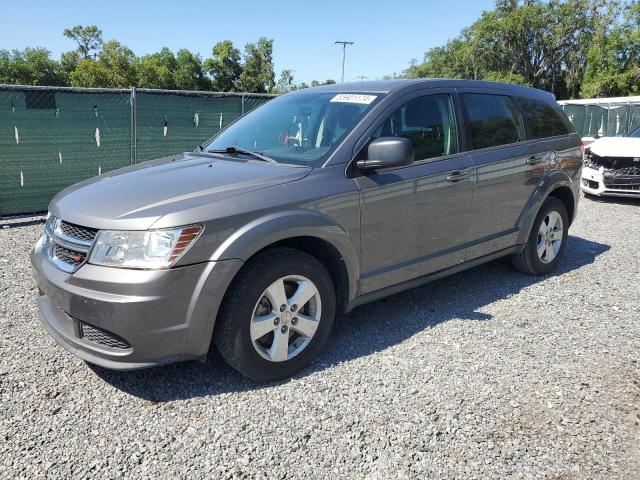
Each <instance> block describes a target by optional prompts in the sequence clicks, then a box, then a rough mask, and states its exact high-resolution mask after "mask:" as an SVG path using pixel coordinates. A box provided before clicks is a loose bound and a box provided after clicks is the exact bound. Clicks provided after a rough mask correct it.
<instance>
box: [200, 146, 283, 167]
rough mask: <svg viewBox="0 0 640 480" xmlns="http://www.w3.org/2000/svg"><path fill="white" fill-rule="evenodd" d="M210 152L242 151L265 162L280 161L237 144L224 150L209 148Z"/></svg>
mask: <svg viewBox="0 0 640 480" xmlns="http://www.w3.org/2000/svg"><path fill="white" fill-rule="evenodd" d="M208 151H209V152H210V153H241V154H243V155H247V156H249V157H253V158H255V159H257V160H261V161H263V162H269V163H278V162H276V161H275V160H274V159H273V158H269V157H267V156H265V155H262V154H261V153H258V152H252V151H251V150H245V149H244V148H240V147H236V146H235V145H229V146H228V147H227V148H225V149H224V150H208Z"/></svg>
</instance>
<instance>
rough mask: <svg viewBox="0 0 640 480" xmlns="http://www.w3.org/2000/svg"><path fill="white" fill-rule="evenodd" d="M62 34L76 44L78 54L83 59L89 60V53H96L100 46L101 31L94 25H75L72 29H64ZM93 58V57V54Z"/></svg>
mask: <svg viewBox="0 0 640 480" xmlns="http://www.w3.org/2000/svg"><path fill="white" fill-rule="evenodd" d="M63 34H64V36H65V37H67V38H70V39H72V40H74V41H75V42H76V43H77V44H78V52H79V53H80V55H81V56H82V58H85V59H87V58H90V57H91V52H93V51H97V50H98V49H99V48H100V47H101V46H102V30H100V29H99V28H98V27H96V26H95V25H90V26H88V27H83V26H82V25H76V26H75V27H73V28H66V29H65V30H64V33H63ZM93 56H94V57H95V54H94V55H93Z"/></svg>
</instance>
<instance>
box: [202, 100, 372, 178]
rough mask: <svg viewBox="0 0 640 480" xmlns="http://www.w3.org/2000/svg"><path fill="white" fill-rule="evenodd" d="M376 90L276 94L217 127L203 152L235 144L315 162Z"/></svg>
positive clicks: (300, 161)
mask: <svg viewBox="0 0 640 480" xmlns="http://www.w3.org/2000/svg"><path fill="white" fill-rule="evenodd" d="M381 98H382V95H381V94H356V93H335V92H333V93H323V92H315V93H314V92H309V93H297V94H293V95H283V96H281V97H278V98H275V99H273V100H271V101H270V102H268V103H266V104H265V105H263V106H261V107H259V108H257V109H256V110H254V111H252V112H250V113H248V114H247V115H246V116H244V117H242V118H241V119H239V120H238V121H237V122H235V123H233V124H231V125H230V126H229V127H228V128H226V129H225V130H223V131H221V132H220V133H219V134H218V135H217V136H215V137H214V138H213V139H212V140H211V142H210V143H208V144H207V145H206V146H205V148H204V150H205V151H207V152H212V151H223V150H225V149H226V148H227V147H229V146H236V147H240V148H244V149H246V150H250V151H252V152H258V153H260V154H262V155H265V156H267V157H270V158H272V159H273V160H275V161H277V162H281V163H294V164H298V165H307V166H315V167H317V166H320V165H322V164H323V163H324V161H325V160H326V158H327V157H328V156H329V154H330V153H331V151H332V150H333V148H334V147H335V146H336V145H337V144H338V143H339V142H340V140H342V138H344V136H345V135H346V134H347V132H348V131H349V130H350V129H351V128H353V127H354V126H355V125H356V123H357V122H358V121H359V120H360V119H361V118H362V117H363V115H364V114H365V112H366V111H367V110H369V109H370V108H371V107H372V106H373V105H374V104H375V103H376V102H378V101H379V100H380V99H381Z"/></svg>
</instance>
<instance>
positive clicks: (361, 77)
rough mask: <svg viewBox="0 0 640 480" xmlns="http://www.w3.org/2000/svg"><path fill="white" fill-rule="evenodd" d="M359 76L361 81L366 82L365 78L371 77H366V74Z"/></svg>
mask: <svg viewBox="0 0 640 480" xmlns="http://www.w3.org/2000/svg"><path fill="white" fill-rule="evenodd" d="M357 78H359V79H360V81H361V82H364V81H365V80H368V79H369V77H365V76H364V75H358V77H357Z"/></svg>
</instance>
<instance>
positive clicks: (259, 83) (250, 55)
mask: <svg viewBox="0 0 640 480" xmlns="http://www.w3.org/2000/svg"><path fill="white" fill-rule="evenodd" d="M239 84H240V90H242V91H245V92H255V93H269V92H271V91H273V89H274V87H275V84H276V81H275V73H274V71H273V40H270V39H268V38H266V37H260V38H259V39H258V41H257V42H256V43H247V44H246V45H245V47H244V65H243V67H242V73H241V74H240V81H239Z"/></svg>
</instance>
